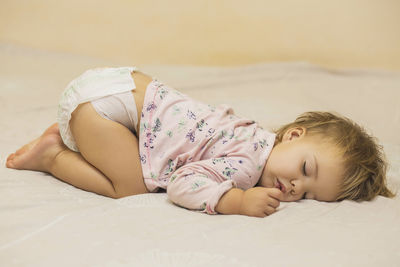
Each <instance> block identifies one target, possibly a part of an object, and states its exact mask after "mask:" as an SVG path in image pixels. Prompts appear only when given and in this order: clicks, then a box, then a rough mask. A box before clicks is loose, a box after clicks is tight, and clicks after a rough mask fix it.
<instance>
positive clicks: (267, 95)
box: [0, 44, 400, 266]
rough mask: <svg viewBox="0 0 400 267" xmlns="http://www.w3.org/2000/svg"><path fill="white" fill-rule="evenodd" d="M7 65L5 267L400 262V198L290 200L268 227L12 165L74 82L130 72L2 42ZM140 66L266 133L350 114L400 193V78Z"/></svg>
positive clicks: (3, 76) (303, 67) (2, 202)
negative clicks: (88, 75)
mask: <svg viewBox="0 0 400 267" xmlns="http://www.w3.org/2000/svg"><path fill="white" fill-rule="evenodd" d="M0 62H2V63H1V64H0V111H1V112H0V129H1V134H0V163H1V167H0V265H1V266H398V265H399V263H400V249H399V248H400V198H399V197H396V198H394V199H388V198H384V197H380V196H379V197H376V198H375V199H374V200H372V201H368V202H359V203H358V202H353V201H342V202H337V203H326V202H317V201H314V200H301V201H298V202H291V203H281V206H280V208H279V210H278V212H276V213H274V214H273V215H271V216H268V217H265V218H253V217H246V216H239V215H207V214H203V213H199V212H194V211H190V210H187V209H184V208H180V207H177V206H176V205H174V204H173V203H171V202H170V201H169V200H168V198H167V195H166V194H165V193H154V194H145V195H137V196H130V197H125V198H121V199H110V198H106V197H103V196H100V195H96V194H94V193H89V192H86V191H83V190H80V189H77V188H75V187H73V186H71V185H68V184H66V183H63V182H61V181H59V180H57V179H55V178H54V177H52V176H51V175H49V174H46V173H42V172H34V171H17V170H12V169H7V168H5V160H6V158H7V155H8V154H10V153H12V152H14V151H15V150H16V149H18V148H19V147H20V146H22V145H23V144H25V143H27V142H28V141H29V140H31V139H33V138H36V137H37V136H39V135H40V134H41V133H42V132H43V130H44V129H45V128H46V127H48V126H49V125H50V124H52V123H53V122H55V118H56V114H57V105H58V100H59V96H60V94H61V92H62V90H63V89H64V87H65V86H66V85H67V83H68V82H69V81H70V80H72V79H73V78H75V77H76V76H77V75H79V74H81V73H82V72H83V71H84V70H86V69H89V68H93V67H105V66H121V65H128V64H127V62H110V61H105V60H101V59H96V58H89V57H84V56H78V55H71V54H61V53H54V52H48V51H40V50H34V49H28V48H23V47H18V46H12V45H8V44H0ZM129 65H132V64H129ZM138 67H139V69H141V70H142V71H143V72H145V73H148V74H151V75H152V76H153V77H156V78H158V79H159V80H161V81H163V82H165V83H167V84H168V85H170V86H172V87H175V88H176V89H178V90H181V91H182V92H184V93H186V94H188V95H190V96H193V97H194V98H197V99H199V100H201V101H204V102H207V103H210V104H220V103H224V104H228V105H231V106H232V107H233V108H234V110H235V113H236V114H238V115H240V116H245V117H249V118H252V119H255V120H257V121H259V122H260V123H261V124H262V125H264V126H265V127H266V128H271V129H272V128H275V127H278V126H279V125H280V124H283V123H287V122H289V121H292V120H293V119H294V118H295V117H296V116H297V115H298V114H300V113H301V112H304V111H310V110H326V111H336V112H339V113H341V114H343V115H345V116H349V117H351V118H352V119H354V120H355V121H357V122H359V123H360V124H361V125H362V126H364V127H365V128H366V129H367V130H368V131H369V132H370V133H372V134H374V135H375V136H376V137H377V138H378V139H379V142H380V143H381V144H382V145H383V147H384V150H385V153H386V156H387V159H388V161H389V164H390V168H389V172H388V184H389V187H390V188H391V189H392V190H393V191H396V192H397V191H398V189H399V188H400V138H399V137H398V135H399V132H400V105H399V99H400V91H399V89H400V72H395V71H385V70H377V69H340V70H338V69H335V70H333V69H326V68H322V67H319V66H317V65H313V64H310V63H308V62H280V63H279V62H276V63H274V62H270V63H262V64H255V65H245V66H234V67H199V66H173V65H143V66H138Z"/></svg>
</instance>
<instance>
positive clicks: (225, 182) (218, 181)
mask: <svg viewBox="0 0 400 267" xmlns="http://www.w3.org/2000/svg"><path fill="white" fill-rule="evenodd" d="M254 168H256V166H255V165H254V163H253V162H252V160H251V159H249V158H242V157H220V158H211V159H207V160H202V161H197V162H193V163H189V164H186V165H185V166H182V167H181V168H179V169H177V170H176V171H175V172H174V173H173V174H172V176H171V180H170V182H169V184H168V187H167V193H168V197H169V198H170V200H171V201H172V202H174V203H175V204H177V205H179V206H182V207H185V208H188V209H191V210H199V211H202V212H207V213H208V214H216V212H215V206H216V205H217V204H218V201H219V199H220V198H221V197H222V195H223V194H224V193H225V192H227V191H229V190H230V189H231V188H232V187H238V188H241V189H244V190H246V189H248V188H250V187H253V186H254V185H255V184H256V183H257V179H258V177H255V176H254V175H255V174H256V172H258V171H257V170H255V169H254Z"/></svg>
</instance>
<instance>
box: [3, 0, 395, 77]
mask: <svg viewBox="0 0 400 267" xmlns="http://www.w3.org/2000/svg"><path fill="white" fill-rule="evenodd" d="M0 42H6V43H11V44H19V45H25V46H30V47H35V48H40V49H47V50H51V51H62V52H71V53H76V54H82V55H88V56H95V57H101V58H105V59H113V60H117V61H119V62H127V63H131V64H137V65H140V64H149V63H163V64H191V65H238V64H249V63H257V62H268V61H309V62H313V63H317V64H321V65H325V66H331V67H373V68H386V69H397V70H399V69H400V1H399V0H336V1H333V0H332V1H321V0H284V1H271V0H247V1H243V0H241V1H238V0H198V1H190V0H163V1H161V0H160V1H154V0H146V1H145V0H143V1H135V0H131V1H129V0H113V1H105V0H89V1H83V0H0Z"/></svg>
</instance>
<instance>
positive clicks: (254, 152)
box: [139, 81, 275, 214]
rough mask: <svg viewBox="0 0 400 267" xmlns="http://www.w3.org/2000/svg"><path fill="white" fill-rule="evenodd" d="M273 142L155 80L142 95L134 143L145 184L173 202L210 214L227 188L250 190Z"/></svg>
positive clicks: (250, 124) (227, 111)
mask: <svg viewBox="0 0 400 267" xmlns="http://www.w3.org/2000/svg"><path fill="white" fill-rule="evenodd" d="M274 141H275V134H273V133H270V132H268V131H266V130H264V129H262V128H261V127H260V126H258V125H257V123H255V122H254V121H252V120H248V119H244V118H240V117H238V116H236V115H234V113H233V110H232V109H231V108H229V107H227V106H225V105H221V106H218V107H213V106H210V105H207V104H204V103H201V102H198V101H195V100H193V99H191V98H190V97H188V96H186V95H184V94H182V93H180V92H178V91H176V90H174V89H172V88H170V87H168V86H166V85H164V84H162V83H160V82H158V81H152V82H151V83H150V84H149V85H148V87H147V91H146V95H145V98H144V103H143V109H142V113H141V122H140V133H139V145H140V148H139V150H140V159H141V163H142V169H143V177H144V181H145V184H146V186H147V188H148V190H149V191H150V192H156V191H158V190H159V189H160V188H162V189H165V190H166V191H167V194H168V197H169V199H170V200H171V201H172V202H174V203H175V204H177V205H179V206H182V207H185V208H188V209H191V210H199V211H202V212H207V213H209V214H215V213H216V212H215V206H216V205H217V204H218V201H219V199H220V198H221V197H222V195H223V194H224V193H225V192H227V191H229V190H230V189H231V188H232V187H238V188H241V189H243V190H246V189H248V188H251V187H254V186H255V185H256V184H257V182H258V180H259V178H260V176H261V173H262V170H263V168H264V165H265V163H266V160H267V158H268V156H269V153H270V152H271V149H272V147H273V144H274Z"/></svg>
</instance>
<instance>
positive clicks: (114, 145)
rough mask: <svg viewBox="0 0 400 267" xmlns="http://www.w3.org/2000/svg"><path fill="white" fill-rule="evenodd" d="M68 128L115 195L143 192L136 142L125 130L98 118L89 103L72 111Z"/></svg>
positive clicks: (144, 189) (116, 124)
mask: <svg viewBox="0 0 400 267" xmlns="http://www.w3.org/2000/svg"><path fill="white" fill-rule="evenodd" d="M70 128H71V133H72V135H73V137H74V139H75V142H76V145H77V147H78V149H79V151H80V153H81V154H82V156H83V157H84V158H85V159H86V160H87V161H88V162H89V163H90V164H92V165H93V166H95V167H96V168H97V169H99V170H100V171H101V172H102V173H103V174H104V175H106V176H107V177H108V178H109V179H110V180H111V182H112V183H113V185H114V187H115V190H116V191H117V192H118V193H121V194H123V195H134V194H141V193H146V192H147V189H146V187H145V184H144V181H143V176H142V168H141V163H140V158H139V144H138V143H139V142H138V139H137V137H136V136H135V135H134V134H132V132H131V131H130V130H129V129H128V128H126V127H125V126H123V125H122V124H119V123H117V122H114V121H111V120H107V119H105V118H103V117H101V116H100V115H99V114H98V113H97V112H96V110H95V109H94V108H93V106H92V104H91V103H90V102H87V103H83V104H80V105H79V106H78V107H77V108H76V109H75V111H74V112H73V113H72V116H71V120H70Z"/></svg>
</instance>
